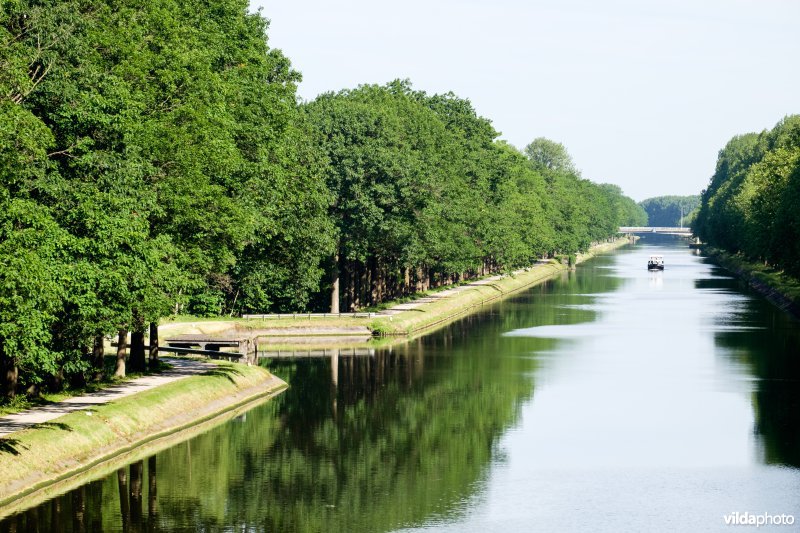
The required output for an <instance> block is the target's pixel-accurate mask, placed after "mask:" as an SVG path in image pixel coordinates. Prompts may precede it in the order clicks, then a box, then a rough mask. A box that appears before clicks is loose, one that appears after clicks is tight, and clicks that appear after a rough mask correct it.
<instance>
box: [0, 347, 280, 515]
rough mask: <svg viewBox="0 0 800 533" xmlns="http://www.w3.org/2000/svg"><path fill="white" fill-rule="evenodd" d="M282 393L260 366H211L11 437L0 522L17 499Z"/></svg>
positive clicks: (1, 446) (1, 447)
mask: <svg viewBox="0 0 800 533" xmlns="http://www.w3.org/2000/svg"><path fill="white" fill-rule="evenodd" d="M285 387H286V384H285V383H284V382H283V381H281V380H280V379H278V378H276V377H275V376H273V375H271V374H270V373H269V372H268V371H267V370H265V369H263V368H261V367H257V366H246V365H242V364H232V363H226V362H215V366H214V367H213V368H212V369H211V370H210V371H208V372H206V373H204V374H200V375H196V376H190V377H186V378H183V379H181V380H178V381H175V382H172V383H169V384H166V385H163V386H160V387H157V388H155V389H151V390H148V391H145V392H141V393H139V394H135V395H133V396H129V397H126V398H123V399H120V400H118V401H115V402H113V403H109V404H106V405H101V406H97V407H95V408H92V409H89V410H85V411H79V412H74V413H71V414H68V415H65V416H63V417H60V418H57V419H56V420H54V421H53V422H49V423H45V424H42V425H40V426H39V427H37V428H36V429H27V430H23V431H19V432H16V433H12V434H11V435H9V436H8V437H6V438H4V439H2V440H0V479H2V480H3V482H2V484H0V516H1V515H5V514H8V513H10V512H13V509H15V508H17V507H19V506H20V505H23V503H24V502H22V500H23V499H24V500H26V501H28V500H30V499H32V498H33V499H36V498H42V497H49V496H50V495H51V493H52V490H53V489H48V488H49V487H50V486H51V485H53V484H56V483H58V482H61V481H62V480H64V479H65V478H67V477H70V478H72V476H75V475H76V474H79V473H81V472H83V471H85V470H87V469H89V468H96V467H99V466H102V465H103V464H105V463H108V462H114V459H115V458H117V457H119V456H120V454H130V453H131V452H134V451H136V450H138V449H140V448H141V447H142V446H145V445H150V446H152V445H156V444H158V443H159V442H162V441H171V440H173V439H174V438H175V436H176V432H185V431H186V430H191V429H193V428H197V427H200V426H202V425H203V424H204V423H213V422H214V421H215V420H216V419H218V418H219V417H220V416H221V415H224V414H225V413H228V412H230V410H231V409H234V408H236V407H238V406H242V405H243V404H246V403H249V402H252V401H254V400H257V399H259V398H263V397H265V396H266V395H269V394H274V393H276V392H278V391H280V390H283V388H285ZM183 438H185V437H183ZM24 505H26V506H27V505H29V503H24Z"/></svg>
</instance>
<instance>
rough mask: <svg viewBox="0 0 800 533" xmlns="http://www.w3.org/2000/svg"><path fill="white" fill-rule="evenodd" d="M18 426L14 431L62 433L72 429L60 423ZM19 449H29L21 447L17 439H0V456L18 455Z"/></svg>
mask: <svg viewBox="0 0 800 533" xmlns="http://www.w3.org/2000/svg"><path fill="white" fill-rule="evenodd" d="M19 426H20V427H19V428H17V429H15V431H19V430H23V429H61V430H64V431H72V428H71V427H70V426H69V425H68V424H63V423H61V422H41V423H39V424H29V425H25V424H19ZM20 449H23V450H27V449H29V448H28V447H27V446H23V445H21V444H20V442H19V440H17V439H12V438H9V437H0V454H3V453H7V454H11V455H19V454H20V451H19V450H20Z"/></svg>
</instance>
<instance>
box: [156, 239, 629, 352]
mask: <svg viewBox="0 0 800 533" xmlns="http://www.w3.org/2000/svg"><path fill="white" fill-rule="evenodd" d="M630 242H631V241H630V238H629V237H618V238H615V239H612V240H609V241H607V242H602V243H597V244H595V245H593V246H592V247H591V248H590V249H589V250H588V251H587V252H585V253H582V254H577V255H576V256H575V263H576V264H580V263H582V262H584V261H587V260H589V259H591V258H592V257H595V256H596V255H598V254H602V253H609V252H612V251H613V250H615V249H617V248H620V247H622V246H625V245H627V244H630ZM568 268H569V264H568V261H567V259H566V258H564V260H563V262H562V261H556V260H550V261H542V262H539V263H537V264H536V265H533V266H531V267H528V268H525V269H521V270H518V271H516V272H512V273H509V274H505V275H500V276H491V277H489V278H484V279H479V280H474V281H470V282H468V283H465V284H462V285H459V286H453V287H444V288H442V289H441V290H439V291H436V292H431V293H428V294H427V295H424V296H422V297H420V298H419V299H417V300H411V301H410V302H406V303H403V304H397V305H396V307H397V309H398V312H391V311H392V308H393V307H394V306H392V304H391V303H390V304H389V309H388V310H387V311H389V312H386V311H384V314H381V315H379V316H375V317H372V318H365V317H360V318H356V317H349V316H347V317H346V316H343V317H339V318H336V317H326V318H312V317H311V316H308V317H306V316H304V315H298V316H297V317H296V318H291V317H284V318H270V319H234V320H225V321H219V320H212V321H192V322H172V323H168V324H162V325H161V326H160V327H159V335H162V334H165V333H164V332H166V331H169V333H170V334H184V333H192V334H197V333H211V332H216V333H220V332H227V333H230V334H234V333H235V334H244V335H248V336H253V337H258V344H259V345H268V344H275V343H280V344H281V345H283V346H291V345H294V344H308V342H307V340H308V339H311V340H313V338H315V337H318V338H319V339H320V340H322V337H328V339H326V342H329V341H330V337H331V336H336V335H342V336H353V335H356V334H362V335H371V336H375V337H382V336H413V335H417V334H419V333H421V332H423V331H425V330H428V329H431V328H434V327H439V326H441V325H444V324H446V323H447V322H449V321H451V320H453V319H455V318H457V317H459V316H461V315H463V314H464V313H467V312H469V311H470V310H471V309H473V308H475V307H479V306H481V305H485V304H487V303H490V302H493V301H495V300H498V299H500V298H505V297H506V296H508V295H510V294H513V293H515V292H517V291H520V290H523V289H526V288H529V287H532V286H534V285H536V284H538V283H542V282H544V281H546V280H548V279H551V278H552V277H553V276H555V275H557V274H558V273H560V272H563V271H565V270H567V269H568ZM403 307H408V308H409V309H407V310H402V311H400V309H401V308H403ZM292 338H295V339H297V340H298V342H297V343H294V342H292V340H291V339H292ZM272 340H274V341H275V342H272Z"/></svg>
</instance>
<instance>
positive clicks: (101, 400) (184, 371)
mask: <svg viewBox="0 0 800 533" xmlns="http://www.w3.org/2000/svg"><path fill="white" fill-rule="evenodd" d="M163 360H165V361H166V362H168V363H169V364H171V365H172V368H171V369H169V370H165V371H164V372H162V373H160V374H153V375H150V376H142V377H140V378H136V379H132V380H130V381H125V382H122V383H118V384H116V385H111V386H110V387H107V388H105V389H103V390H100V391H97V392H90V393H87V394H84V395H82V396H75V397H73V398H67V399H65V400H61V401H60V402H55V403H53V404H50V405H43V406H40V407H34V408H32V409H28V410H25V411H21V412H19V413H14V414H12V415H7V416H4V417H0V439H2V438H3V437H4V436H6V435H9V434H11V433H14V432H16V431H21V430H23V429H28V428H31V427H35V426H37V425H39V424H43V423H45V422H49V421H51V420H54V419H56V418H58V417H60V416H64V415H66V414H68V413H72V412H73V411H81V410H84V409H88V408H90V407H94V406H97V405H102V404H105V403H108V402H111V401H113V400H118V399H120V398H124V397H126V396H130V395H132V394H136V393H139V392H144V391H146V390H150V389H153V388H155V387H160V386H161V385H166V384H167V383H172V382H173V381H178V380H179V379H183V378H185V377H189V376H194V375H197V374H202V373H203V372H205V371H206V370H208V369H209V368H214V365H212V364H210V363H206V362H204V361H198V360H195V359H177V358H163Z"/></svg>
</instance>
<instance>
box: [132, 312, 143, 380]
mask: <svg viewBox="0 0 800 533" xmlns="http://www.w3.org/2000/svg"><path fill="white" fill-rule="evenodd" d="M144 327H145V326H144V319H143V318H141V317H140V316H138V314H134V323H133V331H132V332H131V352H130V356H129V357H128V362H129V363H130V371H131V372H144V371H145V370H146V361H145V358H144Z"/></svg>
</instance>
